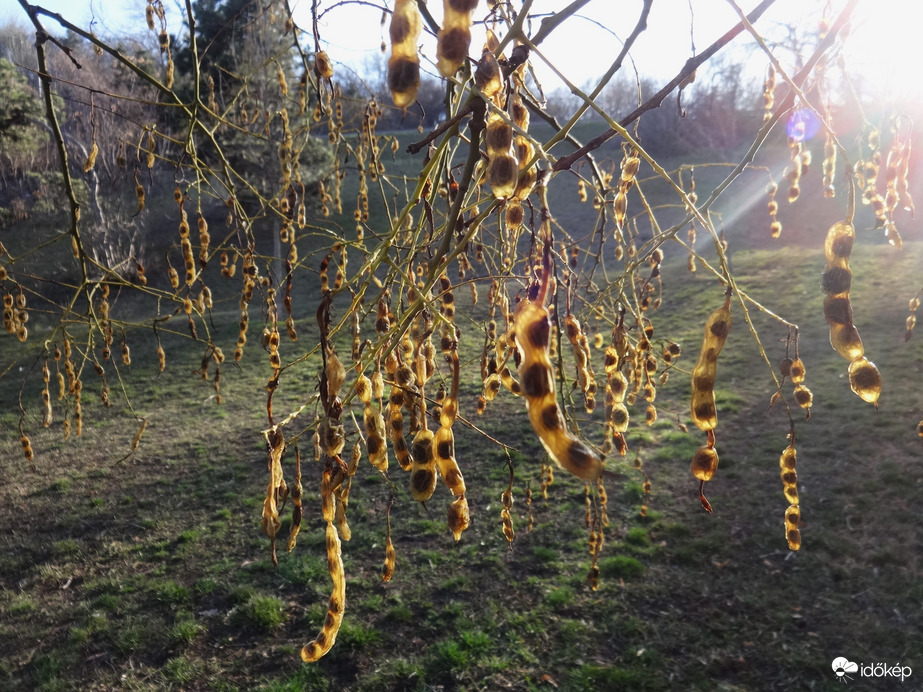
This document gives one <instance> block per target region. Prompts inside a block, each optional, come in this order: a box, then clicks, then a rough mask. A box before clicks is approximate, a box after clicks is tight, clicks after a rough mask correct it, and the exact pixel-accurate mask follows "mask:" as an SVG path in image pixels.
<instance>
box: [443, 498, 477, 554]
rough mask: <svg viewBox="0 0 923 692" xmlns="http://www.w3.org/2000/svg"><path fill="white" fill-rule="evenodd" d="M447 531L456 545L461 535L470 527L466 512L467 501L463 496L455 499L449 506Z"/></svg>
mask: <svg viewBox="0 0 923 692" xmlns="http://www.w3.org/2000/svg"><path fill="white" fill-rule="evenodd" d="M447 523H448V525H449V531H451V532H452V537H453V538H454V539H455V542H456V543H457V542H458V541H459V540H460V539H461V535H462V533H464V531H465V530H466V529H467V528H468V526H470V524H471V516H470V514H469V511H468V500H467V498H466V497H465V496H464V495H460V496H459V497H457V498H455V500H454V501H452V502H451V503H450V504H449V511H448V522H447Z"/></svg>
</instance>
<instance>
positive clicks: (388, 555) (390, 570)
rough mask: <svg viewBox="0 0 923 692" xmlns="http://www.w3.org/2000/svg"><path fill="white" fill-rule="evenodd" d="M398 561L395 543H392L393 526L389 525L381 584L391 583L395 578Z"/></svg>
mask: <svg viewBox="0 0 923 692" xmlns="http://www.w3.org/2000/svg"><path fill="white" fill-rule="evenodd" d="M396 561H397V554H396V553H395V552H394V543H392V542H391V526H390V524H389V525H388V534H387V536H386V537H385V562H384V564H383V565H382V567H381V583H382V584H385V583H387V582H389V581H391V577H393V576H394V566H395V562H396Z"/></svg>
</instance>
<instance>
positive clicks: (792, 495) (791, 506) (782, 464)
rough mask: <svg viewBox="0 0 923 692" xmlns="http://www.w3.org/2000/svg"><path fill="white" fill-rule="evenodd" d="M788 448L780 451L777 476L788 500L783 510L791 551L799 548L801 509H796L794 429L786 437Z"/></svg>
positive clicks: (796, 486)
mask: <svg viewBox="0 0 923 692" xmlns="http://www.w3.org/2000/svg"><path fill="white" fill-rule="evenodd" d="M788 440H789V442H788V447H786V448H785V449H784V450H782V455H781V456H780V457H779V475H780V476H781V478H782V492H783V493H785V499H786V500H788V509H786V510H785V538H786V540H787V541H788V547H789V548H790V549H791V550H798V549H799V548H800V547H801V530H800V529H799V528H798V526H799V524H801V509H800V508H799V507H798V472H797V471H795V461H796V460H797V457H798V455H797V452H796V451H795V429H794V428H792V431H791V432H790V433H789V435H788Z"/></svg>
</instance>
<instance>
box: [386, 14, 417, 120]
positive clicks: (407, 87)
mask: <svg viewBox="0 0 923 692" xmlns="http://www.w3.org/2000/svg"><path fill="white" fill-rule="evenodd" d="M421 27H422V19H421V17H420V10H419V9H418V8H417V3H416V0H396V2H395V3H394V11H393V12H392V13H391V25H390V27H389V29H388V31H389V33H390V36H391V57H390V58H389V59H388V88H389V89H390V90H391V98H392V99H393V100H394V105H395V106H397V107H398V108H407V106H409V105H411V104H412V103H413V102H414V101H416V98H417V89H418V88H419V86H420V58H419V56H418V55H417V38H418V37H419V35H420V29H421Z"/></svg>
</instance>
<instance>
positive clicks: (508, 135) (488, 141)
mask: <svg viewBox="0 0 923 692" xmlns="http://www.w3.org/2000/svg"><path fill="white" fill-rule="evenodd" d="M484 142H485V146H486V148H487V158H488V164H487V184H488V185H490V189H491V191H492V192H493V194H494V196H495V197H496V198H497V199H509V198H510V197H512V196H513V194H514V193H515V192H516V186H517V184H518V183H519V162H518V161H517V160H516V157H515V156H513V155H512V152H513V146H512V145H513V128H512V127H511V126H510V125H509V123H507V122H506V121H505V120H504V119H503V117H502V116H501V115H500V114H499V113H498V112H497V111H491V113H490V115H489V116H488V118H487V127H486V129H485V139H484Z"/></svg>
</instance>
